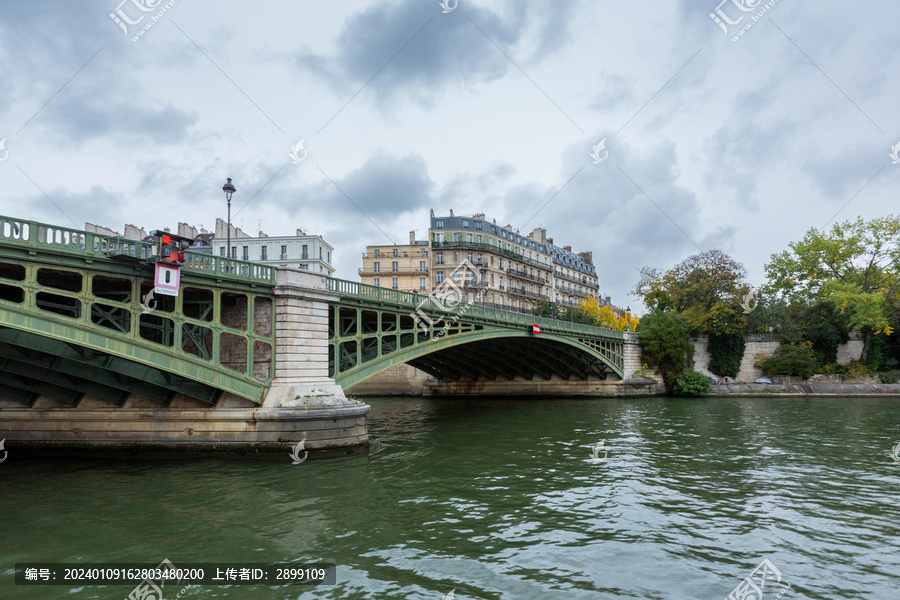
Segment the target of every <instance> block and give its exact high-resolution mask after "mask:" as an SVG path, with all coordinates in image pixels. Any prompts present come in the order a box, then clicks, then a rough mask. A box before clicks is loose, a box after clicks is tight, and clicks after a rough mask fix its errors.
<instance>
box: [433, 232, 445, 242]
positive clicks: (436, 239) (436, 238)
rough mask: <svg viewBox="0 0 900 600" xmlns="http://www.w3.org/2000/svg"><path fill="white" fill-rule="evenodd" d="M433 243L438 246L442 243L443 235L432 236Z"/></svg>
mask: <svg viewBox="0 0 900 600" xmlns="http://www.w3.org/2000/svg"><path fill="white" fill-rule="evenodd" d="M434 241H435V242H437V243H438V244H440V243H441V242H443V241H444V234H443V233H436V234H434Z"/></svg>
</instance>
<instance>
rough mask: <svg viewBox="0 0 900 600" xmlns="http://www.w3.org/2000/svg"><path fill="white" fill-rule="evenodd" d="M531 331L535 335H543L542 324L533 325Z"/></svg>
mask: <svg viewBox="0 0 900 600" xmlns="http://www.w3.org/2000/svg"><path fill="white" fill-rule="evenodd" d="M531 333H533V334H534V335H541V326H540V325H538V324H537V323H535V324H534V325H532V326H531Z"/></svg>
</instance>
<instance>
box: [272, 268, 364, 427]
mask: <svg viewBox="0 0 900 600" xmlns="http://www.w3.org/2000/svg"><path fill="white" fill-rule="evenodd" d="M339 299H340V296H339V295H338V294H336V293H334V292H331V291H329V290H328V289H327V286H326V279H325V277H324V276H321V275H317V274H315V273H310V272H309V271H306V270H304V269H294V268H279V269H278V271H277V272H276V275H275V379H274V380H273V381H272V387H271V388H270V389H269V392H268V394H267V395H266V398H265V401H264V402H263V407H265V408H278V407H302V408H306V409H312V408H321V407H346V406H359V403H356V402H353V401H349V400H347V398H346V396H345V395H344V390H343V389H342V388H341V386H339V385H338V384H336V383H335V381H334V379H332V378H330V377H329V376H328V359H329V345H328V338H329V331H328V309H329V303H332V304H336V303H337V302H338V301H339Z"/></svg>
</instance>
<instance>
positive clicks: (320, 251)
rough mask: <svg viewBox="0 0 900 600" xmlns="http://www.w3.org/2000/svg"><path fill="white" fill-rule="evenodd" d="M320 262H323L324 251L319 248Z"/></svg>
mask: <svg viewBox="0 0 900 600" xmlns="http://www.w3.org/2000/svg"><path fill="white" fill-rule="evenodd" d="M319 260H322V249H321V248H319Z"/></svg>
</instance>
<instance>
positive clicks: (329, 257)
mask: <svg viewBox="0 0 900 600" xmlns="http://www.w3.org/2000/svg"><path fill="white" fill-rule="evenodd" d="M328 264H331V250H329V251H328Z"/></svg>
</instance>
